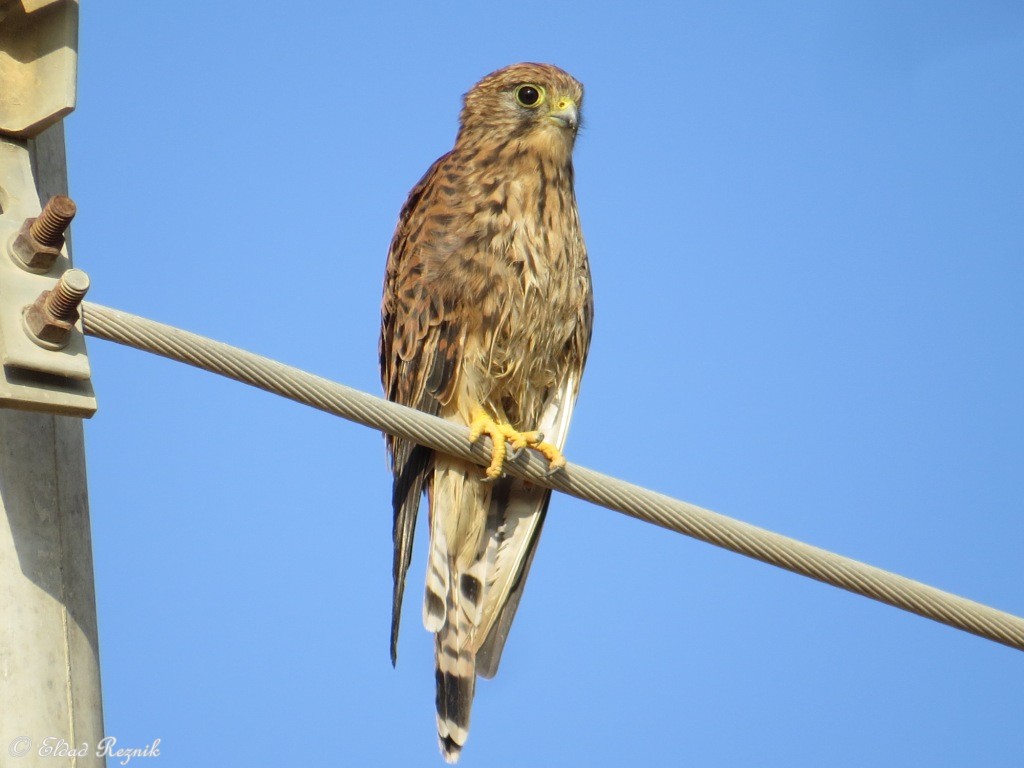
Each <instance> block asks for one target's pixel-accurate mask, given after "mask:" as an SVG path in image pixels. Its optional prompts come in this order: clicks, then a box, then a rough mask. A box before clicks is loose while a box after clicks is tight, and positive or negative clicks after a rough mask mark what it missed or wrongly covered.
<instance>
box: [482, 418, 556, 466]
mask: <svg viewBox="0 0 1024 768" xmlns="http://www.w3.org/2000/svg"><path fill="white" fill-rule="evenodd" d="M481 435H487V436H488V437H490V438H491V463H490V465H489V466H488V467H487V469H486V470H485V474H486V475H487V478H488V479H489V480H497V479H498V478H499V477H501V472H502V469H503V468H504V466H505V458H506V456H507V455H508V446H506V445H505V443H506V442H508V443H509V444H511V446H512V450H513V452H514V453H518V452H519V451H521V450H523V448H534V449H536V450H538V451H540V452H541V453H542V454H543V455H544V457H545V458H546V459H547V460H548V463H549V464H550V465H551V471H552V472H554V471H556V470H559V469H561V468H562V467H564V466H565V456H563V455H562V452H561V451H559V450H558V449H557V448H555V446H553V445H551V443H545V442H544V435H543V434H542V433H540V432H537V431H536V430H534V431H531V432H519V431H518V430H516V429H514V428H513V427H512V425H511V424H500V423H498V422H496V421H495V420H494V419H492V418H491V417H490V416H489V415H488V413H487V411H485V410H484V409H483V408H477V409H475V410H474V411H473V421H472V423H470V425H469V442H470V443H475V442H476V441H477V440H479V439H480V436H481Z"/></svg>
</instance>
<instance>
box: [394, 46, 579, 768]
mask: <svg viewBox="0 0 1024 768" xmlns="http://www.w3.org/2000/svg"><path fill="white" fill-rule="evenodd" d="M582 100H583V87H582V86H581V85H580V83H578V82H577V81H576V80H575V79H573V78H572V77H571V76H570V75H569V74H567V73H566V72H564V71H562V70H561V69H558V68H557V67H554V66H550V65H546V64H515V65H513V66H510V67H506V68H505V69H501V70H498V71H497V72H494V73H492V74H490V75H488V76H487V77H485V78H484V79H483V80H481V81H480V82H479V83H477V84H476V85H475V86H474V87H473V88H472V89H471V90H470V91H469V93H467V94H466V96H465V98H464V105H463V108H462V114H461V117H460V127H459V133H458V136H457V138H456V140H455V147H454V149H452V151H451V152H449V153H448V154H446V155H444V156H442V157H441V158H440V159H438V160H437V161H436V162H435V163H434V164H433V165H432V166H431V167H430V169H429V170H428V171H427V173H426V175H424V177H423V178H422V179H421V180H420V182H419V183H418V184H417V185H416V186H415V187H413V189H412V191H411V192H410V193H409V198H408V200H407V201H406V203H405V206H404V207H403V208H402V211H401V214H400V217H399V222H398V227H397V229H396V230H395V235H394V239H393V240H392V242H391V249H390V252H389V253H388V263H387V272H386V275H385V278H384V299H383V305H382V328H381V336H380V364H381V378H382V381H383V384H384V389H385V391H386V393H387V397H388V398H389V399H390V400H393V401H395V402H399V403H403V404H405V405H408V406H412V407H413V408H418V409H419V410H421V411H426V412H427V413H432V414H436V415H439V416H441V417H443V418H445V419H447V420H449V421H451V422H454V423H456V424H461V425H465V426H467V427H469V428H470V438H469V439H470V441H475V440H477V439H478V438H479V437H480V436H481V435H483V434H487V435H489V436H490V438H491V440H492V443H493V451H492V461H491V464H490V466H489V467H487V468H481V467H477V466H476V465H473V464H470V463H467V462H465V461H462V460H460V459H455V458H452V457H450V456H446V455H444V454H440V453H434V452H433V451H431V450H429V449H427V448H423V447H421V446H417V445H416V444H414V443H412V442H409V441H407V440H401V439H397V438H393V437H389V438H388V449H389V453H390V456H391V465H392V471H393V473H394V488H393V498H392V504H393V507H394V544H395V558H394V603H393V607H392V625H391V660H392V663H394V662H395V659H396V645H397V641H398V625H399V619H400V615H401V603H402V594H403V590H404V584H405V575H406V571H407V570H408V567H409V561H410V558H411V556H412V555H411V552H412V542H413V531H414V528H415V522H416V513H417V510H418V509H419V503H420V496H421V494H422V492H424V491H425V492H426V493H427V497H428V500H429V508H430V553H429V557H428V568H427V579H426V595H425V598H424V604H423V623H424V625H425V626H426V628H427V630H429V631H430V632H433V633H434V634H435V636H436V638H435V649H436V650H435V653H436V661H437V672H436V678H437V702H436V703H437V730H438V738H439V741H440V746H441V753H442V754H443V755H444V758H445V759H446V760H447V761H448V762H450V763H454V762H455V761H456V760H458V757H459V753H460V750H461V749H462V746H463V745H464V744H465V742H466V735H467V733H468V729H469V711H470V706H471V704H472V700H473V693H474V688H475V684H476V676H477V675H481V676H483V677H493V676H494V674H495V672H497V669H498V661H499V659H500V657H501V652H502V648H503V647H504V645H505V640H506V638H507V636H508V632H509V627H510V626H511V623H512V619H513V617H514V616H515V612H516V608H517V607H518V605H519V599H520V597H521V596H522V592H523V585H524V583H525V581H526V576H527V573H528V571H529V569H530V564H531V562H532V561H533V555H534V551H535V550H536V547H537V540H538V538H539V536H540V532H541V527H542V525H543V523H544V516H545V513H546V511H547V507H548V502H549V500H550V496H551V492H550V491H548V490H546V489H544V488H539V487H536V486H534V485H531V484H530V483H527V482H524V481H522V480H518V479H515V478H511V477H506V476H503V474H502V466H503V462H504V460H505V457H506V453H507V451H508V449H509V447H510V446H511V448H512V450H513V451H516V450H522V449H524V448H526V447H530V448H534V449H537V450H539V451H540V452H541V453H543V454H544V456H546V457H547V459H548V460H549V462H550V466H551V468H552V471H554V470H557V469H558V468H560V467H561V466H563V465H564V464H565V459H564V458H563V457H562V453H561V449H562V447H563V446H564V444H565V437H566V433H567V431H568V428H569V419H570V417H571V415H572V410H573V405H574V404H575V402H576V395H577V393H578V390H579V384H580V376H581V375H582V373H583V366H584V363H585V361H586V357H587V349H588V347H589V344H590V334H591V328H592V325H593V294H592V292H591V285H590V271H589V267H588V264H587V252H586V248H585V247H584V244H583V235H582V233H581V231H580V222H579V214H578V213H577V210H576V196H575V192H574V190H573V165H572V150H573V144H574V143H575V139H576V132H577V130H578V129H579V125H580V106H581V104H582Z"/></svg>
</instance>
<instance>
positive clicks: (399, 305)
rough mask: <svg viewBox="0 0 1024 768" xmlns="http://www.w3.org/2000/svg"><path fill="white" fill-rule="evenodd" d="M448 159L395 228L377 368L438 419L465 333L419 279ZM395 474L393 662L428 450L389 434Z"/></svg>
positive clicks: (407, 399)
mask: <svg viewBox="0 0 1024 768" xmlns="http://www.w3.org/2000/svg"><path fill="white" fill-rule="evenodd" d="M448 157H449V155H444V156H442V157H441V158H439V159H438V160H437V161H436V162H435V163H434V164H433V165H432V166H431V167H430V169H429V170H428V171H427V172H426V174H424V176H423V178H422V179H420V181H419V183H418V184H417V185H416V186H415V187H413V189H412V191H411V192H410V193H409V198H408V199H407V200H406V203H405V205H404V206H403V207H402V211H401V213H400V214H399V220H398V226H397V227H396V229H395V235H394V238H393V239H392V241H391V248H390V250H389V252H388V261H387V270H386V272H385V275H384V297H383V300H382V303H381V334H380V345H379V353H380V370H381V382H382V383H383V385H384V391H385V393H386V394H387V397H388V399H389V400H392V401H394V402H398V403H402V404H403V405H408V406H411V407H413V408H416V409H418V410H421V411H425V412H426V413H430V414H434V415H437V414H438V412H439V411H440V408H441V404H442V403H443V402H446V401H447V399H449V398H450V397H451V393H452V391H453V388H454V386H455V381H456V380H457V379H458V375H459V361H460V359H461V345H462V344H463V343H464V339H465V334H464V332H463V330H462V328H461V327H460V326H459V324H458V323H457V322H456V320H455V318H454V317H452V316H451V314H450V313H446V312H445V311H444V308H443V305H442V302H441V301H440V299H439V297H438V296H437V295H436V294H434V293H432V292H431V286H430V284H429V282H428V281H427V280H424V279H423V272H424V260H425V257H426V254H425V253H424V250H425V248H424V245H423V244H422V243H421V242H420V236H421V234H422V230H423V220H424V218H425V216H426V211H427V209H429V207H430V204H431V202H432V200H431V190H432V189H434V188H435V186H436V185H435V184H434V183H433V182H434V179H435V177H436V176H437V175H438V174H439V173H441V171H442V168H443V166H444V163H445V161H446V160H447V158H448ZM385 439H386V442H387V447H388V453H389V454H390V456H391V469H392V472H393V474H394V484H393V486H392V498H391V505H392V509H393V512H394V527H393V529H392V538H393V540H394V561H393V567H392V572H393V579H394V589H393V593H392V608H391V663H392V664H394V663H395V661H396V660H397V655H398V630H399V624H400V622H401V616H402V597H403V594H404V592H405V580H406V574H407V573H408V570H409V563H410V562H411V560H412V546H413V537H414V534H415V530H416V516H417V514H418V512H419V506H420V497H421V496H422V494H423V491H424V489H425V488H426V487H427V486H428V485H429V480H430V475H431V472H432V471H433V452H432V451H430V450H429V449H427V448H423V447H422V446H418V445H416V444H415V443H413V442H411V441H408V440H402V439H399V438H396V437H392V436H390V435H387V436H386V437H385Z"/></svg>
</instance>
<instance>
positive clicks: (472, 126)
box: [458, 64, 583, 154]
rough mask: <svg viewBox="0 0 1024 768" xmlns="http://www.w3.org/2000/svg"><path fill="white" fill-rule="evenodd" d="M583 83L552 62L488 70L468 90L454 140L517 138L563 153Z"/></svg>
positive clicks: (575, 126) (576, 122)
mask: <svg viewBox="0 0 1024 768" xmlns="http://www.w3.org/2000/svg"><path fill="white" fill-rule="evenodd" d="M582 105H583V86H582V85H581V84H580V83H579V82H578V81H577V80H576V79H575V78H574V77H573V76H572V75H570V74H569V73H568V72H565V71H563V70H561V69H559V68H558V67H555V66H552V65H550V64H513V65H512V66H510V67H505V68H504V69H499V70H498V71H497V72H492V73H491V74H489V75H487V77H485V78H484V79H483V80H481V81H480V82H479V83H477V84H476V85H475V86H473V88H472V89H471V90H470V91H469V93H467V94H466V96H465V100H464V106H463V108H462V116H461V118H460V124H461V127H460V129H459V139H458V141H459V142H460V143H463V144H476V143H478V142H479V143H483V142H487V143H491V142H496V143H498V144H501V145H505V144H508V143H509V142H517V143H520V144H521V145H522V146H524V147H527V148H534V149H538V150H540V151H549V152H555V153H558V154H563V153H564V154H567V153H569V152H571V151H572V145H573V142H574V141H575V139H576V132H577V131H578V130H579V127H580V118H581V112H580V109H581V107H582Z"/></svg>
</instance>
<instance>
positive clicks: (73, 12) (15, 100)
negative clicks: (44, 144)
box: [0, 0, 78, 139]
mask: <svg viewBox="0 0 1024 768" xmlns="http://www.w3.org/2000/svg"><path fill="white" fill-rule="evenodd" d="M77 72H78V0H0V133H3V134H6V135H8V136H15V137H17V138H21V139H28V138H32V137H34V136H37V135H39V133H41V132H42V131H43V130H44V129H45V128H47V127H49V126H50V125H52V124H53V123H55V122H57V121H58V120H60V119H61V118H62V117H64V115H66V114H68V113H69V112H70V111H71V110H73V109H74V108H75V98H76V80H77V77H76V76H77Z"/></svg>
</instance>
